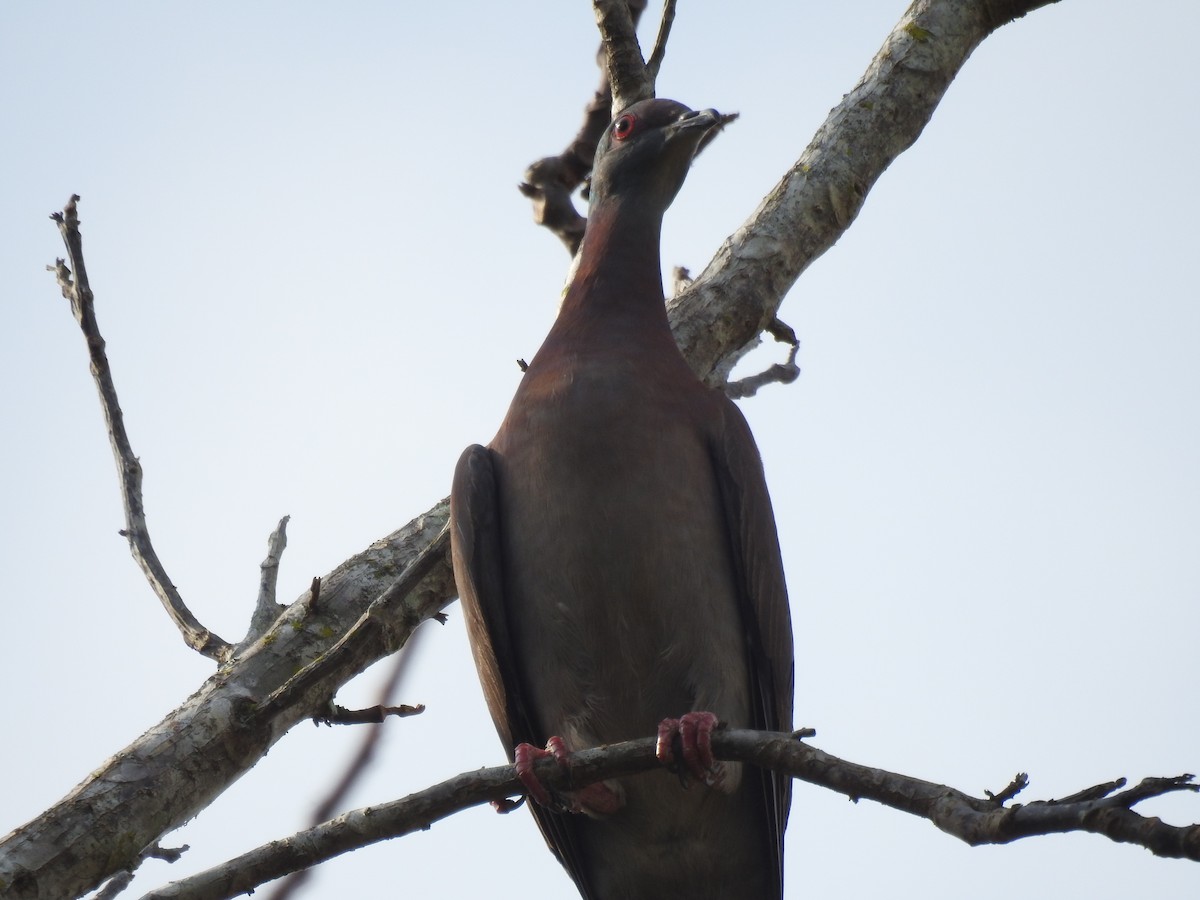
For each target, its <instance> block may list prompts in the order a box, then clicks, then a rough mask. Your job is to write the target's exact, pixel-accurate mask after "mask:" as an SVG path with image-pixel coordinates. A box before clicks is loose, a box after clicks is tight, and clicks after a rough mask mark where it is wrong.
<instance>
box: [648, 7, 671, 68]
mask: <svg viewBox="0 0 1200 900" xmlns="http://www.w3.org/2000/svg"><path fill="white" fill-rule="evenodd" d="M674 21H675V0H665V2H664V3H663V13H662V20H661V21H660V22H659V23H658V36H657V37H656V38H655V39H654V49H653V50H651V51H650V60H649V62H647V63H646V70H647V72H648V73H649V75H650V84H651V86H653V85H654V84H655V83H656V82H657V81H658V73H659V70H661V69H662V64H663V60H664V59H665V58H666V56H667V40H668V39H669V38H670V37H671V25H672V23H674Z"/></svg>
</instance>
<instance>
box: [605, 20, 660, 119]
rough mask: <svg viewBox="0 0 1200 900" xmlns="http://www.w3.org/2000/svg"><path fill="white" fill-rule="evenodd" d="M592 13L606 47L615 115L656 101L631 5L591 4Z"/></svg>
mask: <svg viewBox="0 0 1200 900" xmlns="http://www.w3.org/2000/svg"><path fill="white" fill-rule="evenodd" d="M644 5H645V4H643V6H644ZM592 11H593V12H595V14H596V25H597V26H598V27H599V29H600V42H601V44H602V45H603V47H604V57H605V60H606V65H607V67H608V83H609V85H610V87H611V89H612V98H613V102H612V110H613V112H614V113H618V112H620V111H621V110H623V109H624V108H625V107H627V106H629V105H630V104H633V103H637V102H638V101H639V100H647V99H649V98H650V97H653V96H654V82H653V81H652V80H651V78H650V73H649V72H648V71H647V70H646V61H645V60H644V59H642V49H641V47H640V46H638V39H637V31H636V29H635V28H634V22H633V17H632V16H631V15H630V12H629V4H628V3H626V2H625V0H592Z"/></svg>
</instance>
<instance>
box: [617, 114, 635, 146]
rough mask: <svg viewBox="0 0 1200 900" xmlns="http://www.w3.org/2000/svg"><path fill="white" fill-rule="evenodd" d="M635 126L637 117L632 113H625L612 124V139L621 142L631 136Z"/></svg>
mask: <svg viewBox="0 0 1200 900" xmlns="http://www.w3.org/2000/svg"><path fill="white" fill-rule="evenodd" d="M635 125H637V116H635V115H633V114H632V113H625V115H623V116H621V118H619V119H617V121H616V122H614V123H613V128H612V133H613V137H614V138H616V139H617V140H618V141H623V140H625V138H627V137H629V136H630V135H631V134H633V129H634V126H635Z"/></svg>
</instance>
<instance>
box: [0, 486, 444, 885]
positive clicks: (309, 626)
mask: <svg viewBox="0 0 1200 900" xmlns="http://www.w3.org/2000/svg"><path fill="white" fill-rule="evenodd" d="M448 514H449V505H448V503H447V502H446V501H443V502H442V503H439V504H438V505H436V506H435V507H433V508H432V509H431V510H429V511H428V512H427V513H424V514H423V515H421V516H418V517H417V518H416V519H414V520H413V521H412V522H410V523H409V524H408V525H406V526H405V527H404V528H401V529H399V530H398V531H396V532H395V533H393V534H391V535H388V536H387V537H386V538H384V539H382V540H379V541H376V542H375V543H374V544H372V545H371V546H370V547H368V548H366V549H365V550H363V551H362V552H361V553H359V554H357V555H356V556H354V557H351V558H350V559H348V560H346V561H345V562H344V563H342V564H341V565H339V566H338V567H337V568H336V569H334V570H333V571H332V572H330V573H328V574H327V575H325V576H324V577H323V578H322V579H321V584H322V588H321V596H322V601H321V603H320V606H319V608H318V610H317V611H316V612H313V611H311V610H310V609H309V608H308V597H309V593H308V592H307V591H306V592H305V593H304V594H303V595H302V596H301V597H300V598H299V599H298V600H296V601H295V602H294V603H293V604H292V605H291V606H290V607H288V610H287V612H286V613H284V615H283V616H281V617H280V618H279V619H278V620H277V621H276V622H275V624H274V625H273V626H272V628H271V629H270V630H268V632H267V633H266V634H265V635H263V637H262V638H261V639H260V640H258V641H257V642H255V644H254V645H253V646H251V647H249V648H248V649H247V650H246V651H245V652H243V653H240V654H239V655H238V656H237V658H236V659H235V660H234V661H233V662H232V663H231V664H230V665H229V666H226V667H224V668H222V669H221V670H220V671H219V672H217V673H215V674H214V675H213V676H212V677H211V678H209V679H208V681H207V682H205V684H204V685H202V686H201V688H200V689H199V690H198V691H197V692H196V693H195V694H193V695H192V696H191V697H189V698H188V699H187V700H186V701H184V703H183V704H182V705H181V706H180V707H179V708H178V709H176V710H173V711H172V712H171V713H170V714H168V715H167V716H166V717H165V718H164V719H163V720H162V721H161V722H159V723H158V724H157V725H155V726H154V727H152V728H151V729H150V730H149V731H147V732H146V733H145V734H144V735H142V736H141V737H139V738H138V739H137V740H136V741H134V742H133V743H132V744H130V745H129V746H128V747H125V748H124V749H123V750H120V751H118V752H117V753H115V754H114V755H113V756H111V757H110V758H109V759H108V760H106V761H105V762H104V763H103V764H102V765H100V766H99V767H98V768H97V769H96V770H95V771H94V772H92V773H91V774H89V775H88V777H87V778H86V779H85V780H84V781H83V782H82V783H80V784H79V786H77V787H76V788H75V789H74V790H73V791H71V793H70V794H68V795H67V796H66V797H65V798H63V800H61V801H59V802H58V803H57V804H56V805H54V806H53V807H51V808H50V809H48V810H46V811H45V812H43V813H42V814H41V815H39V816H38V817H37V818H35V819H33V820H32V821H30V822H27V823H26V824H24V825H22V826H20V827H19V828H17V829H15V830H14V831H13V832H11V833H10V834H8V835H6V836H5V837H4V838H3V839H2V840H0V884H2V885H4V897H5V900H39V898H43V897H77V896H79V895H81V894H83V893H85V892H86V891H89V890H92V889H94V888H95V887H97V886H98V885H99V884H101V883H102V882H104V881H105V880H106V879H108V878H110V877H111V876H112V875H113V874H114V873H116V872H119V871H122V870H133V869H136V868H137V866H138V865H139V864H140V862H141V855H140V854H141V848H143V847H146V846H149V845H151V844H152V843H154V842H155V841H157V840H158V839H159V838H160V837H161V836H162V835H163V834H166V833H167V832H168V831H171V830H173V829H174V828H177V827H179V826H180V825H182V824H183V823H184V822H186V821H187V820H189V819H191V818H193V817H195V816H196V815H197V814H198V813H200V812H201V811H202V810H204V809H205V808H206V807H207V806H208V805H209V804H210V803H212V801H213V800H214V799H215V798H216V797H217V796H218V795H219V794H220V793H221V792H222V791H224V790H225V788H226V787H228V786H229V785H230V784H232V783H233V782H234V781H236V780H237V779H238V778H239V777H240V776H241V775H243V774H244V773H245V772H246V771H247V770H248V769H250V768H251V767H252V766H253V765H254V764H255V763H257V762H258V761H259V759H261V758H262V756H263V755H264V754H265V753H266V752H267V751H268V750H269V749H270V748H271V747H272V746H273V745H274V744H275V742H276V741H278V740H279V739H280V738H281V737H283V735H284V734H286V733H287V731H288V729H290V728H291V727H292V726H293V725H295V724H296V723H297V722H299V721H301V720H303V719H306V718H311V717H312V716H313V714H314V713H316V712H318V711H320V710H321V709H325V708H327V707H328V703H329V698H330V697H331V696H332V695H333V693H334V692H335V691H336V690H337V688H338V687H339V686H340V682H338V683H333V682H325V681H315V682H313V683H312V684H311V687H310V689H309V690H307V691H303V690H299V689H297V687H296V685H295V684H294V683H293V685H292V690H291V691H290V692H289V693H288V697H290V698H291V701H292V703H291V705H290V706H285V705H284V703H283V702H282V701H281V698H279V697H278V696H277V697H276V698H275V700H276V702H275V703H274V704H272V705H270V706H268V705H267V704H266V702H265V701H266V700H267V698H268V696H269V695H270V694H271V693H272V692H273V691H275V690H276V689H278V688H279V687H281V686H283V685H284V684H285V683H287V682H288V681H289V679H291V678H292V676H293V674H294V673H295V672H296V666H297V664H301V663H303V662H306V661H310V660H313V659H316V658H318V657H320V656H321V655H322V654H323V653H325V652H327V651H328V650H329V649H330V647H331V646H332V645H333V644H334V643H335V642H336V641H337V638H338V637H339V636H340V635H343V634H345V633H346V632H347V631H349V630H350V628H351V627H352V626H353V625H354V623H355V622H356V620H357V619H358V618H359V612H360V611H361V610H363V609H366V608H367V607H368V606H369V605H370V604H371V601H372V599H374V598H375V597H376V596H378V594H379V592H380V590H381V589H382V588H383V587H386V586H387V585H388V584H391V583H393V582H395V581H396V580H397V578H401V579H404V580H405V583H406V584H409V585H411V587H410V589H409V591H408V595H407V597H406V598H405V599H404V601H403V602H402V603H390V604H387V605H386V606H380V607H378V608H377V610H376V615H377V616H381V615H383V614H384V613H385V612H390V613H391V614H392V616H393V619H392V620H391V621H390V622H389V623H383V625H384V627H386V630H387V632H388V643H389V644H390V645H391V646H396V645H399V644H402V643H403V642H404V639H405V638H406V637H407V635H408V634H409V633H410V632H411V629H412V628H415V627H416V624H418V623H419V622H421V621H424V620H425V619H427V618H432V617H435V616H437V615H438V612H439V610H440V609H441V608H442V607H443V606H445V605H446V604H447V603H448V602H449V601H450V600H451V599H452V598H453V597H454V577H453V575H452V573H451V572H450V567H449V565H447V564H445V563H439V564H438V565H436V566H434V567H433V568H432V570H431V571H429V572H428V574H427V575H426V576H425V578H424V579H421V580H420V581H418V582H417V583H416V584H415V585H412V579H406V578H405V574H406V573H407V572H408V571H409V568H410V567H411V565H412V564H413V563H414V561H415V560H417V559H419V558H422V553H423V552H424V551H425V550H428V549H429V547H430V546H431V545H433V544H434V543H435V540H436V538H437V537H438V535H440V534H442V532H443V531H444V530H445V526H446V520H447V518H448ZM383 652H385V651H381V653H380V655H382V654H383ZM376 658H378V657H376ZM342 661H343V662H345V660H344V659H343V660H342ZM373 661H374V660H373V659H372V660H369V661H364V660H360V661H359V663H358V665H359V668H358V670H357V671H353V666H350V667H349V668H350V669H351V671H347V667H345V666H340V667H338V668H337V669H336V670H334V671H333V672H331V673H329V674H330V675H331V676H332V675H334V674H336V675H338V677H344V678H346V679H348V678H349V677H351V676H353V675H355V674H358V671H361V670H362V669H363V668H366V666H367V665H369V663H370V662H373Z"/></svg>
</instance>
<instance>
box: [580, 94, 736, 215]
mask: <svg viewBox="0 0 1200 900" xmlns="http://www.w3.org/2000/svg"><path fill="white" fill-rule="evenodd" d="M721 124H723V119H722V117H721V115H720V114H719V113H718V112H717V111H716V110H714V109H704V110H699V111H697V110H693V109H689V108H688V107H686V106H684V105H683V104H682V103H676V102H675V101H674V100H657V99H653V100H641V101H639V102H637V103H634V104H632V105H631V106H628V107H626V108H625V109H624V110H622V111H621V113H620V114H619V115H618V116H617V117H616V118H615V119H613V121H612V122H610V123H609V126H608V128H607V129H605V132H604V135H603V137H601V138H600V143H599V145H598V146H597V147H596V161H595V164H594V166H593V168H592V186H591V202H592V204H593V205H595V204H597V203H602V202H604V201H605V200H608V199H611V198H617V197H622V198H625V199H629V198H630V197H636V198H637V200H636V201H635V202H638V203H646V204H648V205H650V206H651V207H653V208H654V209H655V210H656V211H657V212H658V213H660V214H661V213H663V212H665V211H666V209H667V207H668V206H670V205H671V201H672V200H674V199H675V195H676V194H677V193H678V192H679V188H680V187H681V186H682V185H683V179H684V178H685V177H686V175H687V170H688V166H689V165H691V162H692V157H693V156H695V154H696V150H697V149H698V148H699V146H700V143H701V141H703V139H704V138H705V136H706V135H708V134H710V133H711V132H712V131H713V129H714V128H717V127H719V126H720V125H721Z"/></svg>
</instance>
